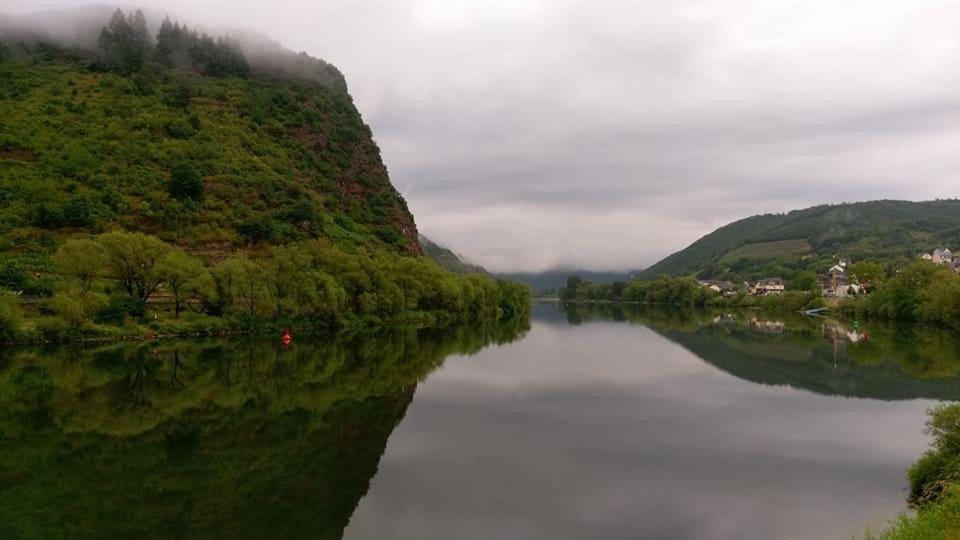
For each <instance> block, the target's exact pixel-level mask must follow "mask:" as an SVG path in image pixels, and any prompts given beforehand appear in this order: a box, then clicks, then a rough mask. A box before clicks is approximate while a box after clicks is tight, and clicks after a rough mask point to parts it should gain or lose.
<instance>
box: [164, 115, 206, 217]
mask: <svg viewBox="0 0 960 540" xmlns="http://www.w3.org/2000/svg"><path fill="white" fill-rule="evenodd" d="M188 127H189V126H188ZM170 196H171V197H173V198H174V199H177V200H181V201H183V200H193V201H199V200H200V199H201V198H203V177H202V176H200V172H199V171H197V169H196V168H195V167H194V166H193V165H191V164H189V163H181V164H179V165H177V166H175V167H174V168H173V169H172V170H171V171H170Z"/></svg>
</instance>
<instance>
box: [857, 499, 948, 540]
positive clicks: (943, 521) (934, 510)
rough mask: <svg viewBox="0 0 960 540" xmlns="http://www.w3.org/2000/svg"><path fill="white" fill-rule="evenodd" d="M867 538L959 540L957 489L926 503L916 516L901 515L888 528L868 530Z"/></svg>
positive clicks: (869, 539)
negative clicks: (880, 530) (933, 501)
mask: <svg viewBox="0 0 960 540" xmlns="http://www.w3.org/2000/svg"><path fill="white" fill-rule="evenodd" d="M866 538H867V540H960V490H958V489H956V488H954V489H952V490H951V491H950V492H949V494H948V495H947V496H944V497H942V498H941V500H940V501H939V502H937V503H934V504H929V505H927V506H925V507H924V508H922V509H921V510H920V511H918V512H917V513H916V514H915V515H909V514H903V515H901V516H900V517H899V518H897V519H896V521H894V522H893V524H891V526H890V528H889V529H887V530H885V531H882V532H879V533H872V532H869V531H868V532H867V535H866Z"/></svg>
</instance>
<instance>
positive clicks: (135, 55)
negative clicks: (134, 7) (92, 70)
mask: <svg viewBox="0 0 960 540" xmlns="http://www.w3.org/2000/svg"><path fill="white" fill-rule="evenodd" d="M141 25H142V26H141ZM145 29H146V20H145V19H144V18H143V13H140V12H139V11H138V13H137V14H134V15H132V16H131V17H130V18H127V16H126V15H124V13H123V10H120V9H118V10H116V11H114V12H113V16H112V17H111V18H110V22H109V23H108V24H107V26H105V27H104V28H103V29H102V30H101V31H100V37H99V38H98V40H97V45H98V47H99V49H100V64H101V65H102V66H103V67H104V68H106V69H108V70H111V71H116V72H118V73H122V74H129V73H133V72H135V71H139V70H140V68H141V67H142V66H143V57H144V54H145V53H146V50H147V46H148V45H149V43H148V42H146V41H145V39H144V36H145V35H146V34H145V31H146V30H145Z"/></svg>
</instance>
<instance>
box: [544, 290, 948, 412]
mask: <svg viewBox="0 0 960 540" xmlns="http://www.w3.org/2000/svg"><path fill="white" fill-rule="evenodd" d="M562 309H564V310H565V312H566V314H567V316H568V318H573V319H575V320H576V321H578V322H580V323H582V322H587V321H594V320H616V318H615V317H614V316H613V312H612V307H611V306H607V305H603V304H595V305H589V304H577V305H568V306H563V307H562ZM618 317H619V318H620V320H627V321H629V322H631V323H635V324H643V325H645V326H647V327H649V328H651V329H653V330H654V331H656V332H658V333H660V334H661V335H663V336H665V337H667V338H669V339H671V340H672V341H675V342H677V343H679V344H680V345H683V346H684V347H685V348H687V349H688V350H690V351H691V352H693V353H694V354H696V355H697V356H699V357H701V358H702V359H703V360H705V361H707V362H709V363H711V364H714V365H716V366H717V367H719V368H721V369H723V370H724V371H727V372H729V373H731V374H733V375H736V376H737V377H740V378H743V379H746V380H749V381H753V382H757V383H763V384H786V385H791V386H795V387H798V388H805V389H807V390H811V391H814V392H819V393H826V394H840V395H847V396H860V397H874V398H879V399H909V398H935V399H951V400H954V399H960V334H958V333H956V332H953V331H950V330H944V329H942V328H939V327H932V326H923V325H903V324H899V325H898V324H891V323H887V324H869V325H863V326H852V325H850V324H846V323H843V322H839V321H834V320H824V319H815V318H807V317H801V316H792V315H779V316H778V319H777V320H775V321H766V320H763V319H762V317H759V316H758V315H757V313H756V312H736V311H735V312H714V311H710V310H704V309H677V308H667V307H657V306H620V307H619V315H618ZM772 329H775V330H776V331H773V330H772Z"/></svg>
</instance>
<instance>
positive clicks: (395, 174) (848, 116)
mask: <svg viewBox="0 0 960 540" xmlns="http://www.w3.org/2000/svg"><path fill="white" fill-rule="evenodd" d="M78 3H79V2H72V1H66V0H62V1H57V0H47V1H40V2H37V1H29V2H28V1H26V0H12V2H10V1H8V2H7V3H5V4H10V5H9V6H8V5H5V6H4V7H3V8H0V10H6V11H12V12H17V11H20V12H22V11H27V10H35V9H41V8H60V7H69V6H72V5H76V4H78ZM144 4H145V5H147V6H152V7H158V8H159V7H162V8H165V9H168V10H170V11H172V12H175V13H178V14H181V15H182V16H183V17H185V18H187V19H190V20H197V21H199V22H201V23H203V24H208V25H211V24H218V25H222V26H224V27H233V28H251V29H254V30H257V31H261V32H264V33H266V34H268V35H270V36H272V37H274V38H276V39H277V40H279V41H281V42H283V43H284V45H286V46H288V47H291V48H294V49H298V50H306V51H307V52H309V53H310V54H312V55H314V56H319V57H322V58H325V59H327V60H329V61H331V62H333V63H334V64H336V65H337V66H338V67H339V68H340V69H341V70H342V71H343V72H344V74H345V75H346V77H347V81H348V83H349V85H350V89H351V92H352V94H353V95H354V97H355V99H356V101H357V104H358V106H359V108H360V110H361V112H362V113H363V114H364V116H365V118H366V119H367V121H368V122H369V123H370V124H371V125H372V127H373V131H374V135H375V137H376V139H377V141H378V143H379V144H380V146H381V148H382V151H383V155H384V159H385V161H386V163H387V165H388V167H389V169H390V172H391V176H392V179H393V181H394V183H395V185H397V187H398V189H400V190H401V191H402V192H403V193H404V195H405V196H406V198H407V200H408V202H409V203H410V205H411V208H412V210H413V211H414V214H415V216H416V218H417V222H418V223H419V225H420V227H421V229H422V230H423V232H424V233H426V234H427V235H428V236H431V237H433V238H435V239H436V240H438V241H440V242H442V243H444V244H447V245H448V246H450V247H452V248H453V249H455V250H456V251H458V252H460V253H463V254H465V255H466V256H468V257H469V258H471V259H472V260H474V261H476V262H479V263H481V264H484V265H486V266H488V267H490V268H492V269H496V270H541V269H545V268H548V267H551V266H555V265H576V266H581V267H585V268H589V269H597V270H600V269H632V268H638V267H643V266H645V265H648V264H650V263H653V262H655V261H656V260H657V259H658V258H660V257H661V256H663V255H666V254H668V253H670V252H672V251H675V250H677V249H679V248H682V247H683V246H684V245H685V244H687V243H689V242H691V241H693V240H695V239H696V238H697V237H698V236H700V235H702V234H705V233H707V232H709V231H710V230H712V229H713V228H714V227H716V226H718V225H721V224H723V223H726V222H728V221H730V220H733V219H738V218H742V217H746V216H749V215H752V214H755V213H762V212H777V211H785V210H790V209H793V208H798V207H804V206H809V205H812V204H820V203H835V202H842V201H853V200H869V199H879V198H904V199H913V200H920V199H929V198H936V197H954V196H956V195H957V191H956V187H955V186H956V175H957V171H960V152H957V148H960V31H958V29H960V6H957V5H955V4H951V3H947V2H942V1H935V0H917V1H914V2H886V1H883V2H877V1H865V0H858V1H851V2H843V3H837V2H829V1H827V0H811V1H808V2H770V1H767V0H729V1H726V2H713V1H708V0H680V1H677V2H670V3H667V4H665V3H663V2H653V1H644V2H635V1H626V0H611V1H606V2H601V3H597V2H583V1H572V0H557V1H551V2H546V1H535V0H528V1H511V2H507V1H499V0H498V1H493V2H490V1H480V0H475V1H467V0H445V1H443V2H438V1H435V0H403V1H397V0H359V1H356V0H352V1H349V2H348V1H347V0H328V1H325V2H322V3H315V2H310V1H307V0H275V1H273V2H269V3H257V4H256V5H246V4H243V5H240V4H238V3H236V2H228V1H226V0H212V1H206V2H195V1H188V0H172V1H164V2H160V1H159V0H146V1H145V2H144Z"/></svg>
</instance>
